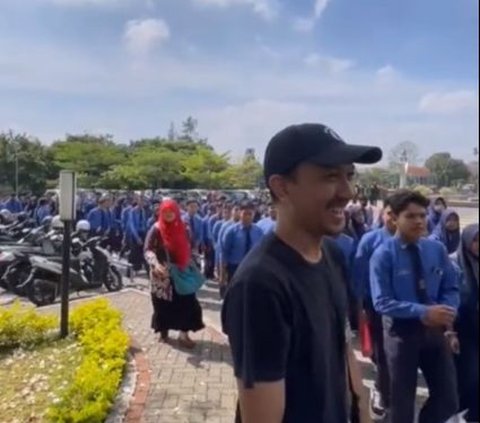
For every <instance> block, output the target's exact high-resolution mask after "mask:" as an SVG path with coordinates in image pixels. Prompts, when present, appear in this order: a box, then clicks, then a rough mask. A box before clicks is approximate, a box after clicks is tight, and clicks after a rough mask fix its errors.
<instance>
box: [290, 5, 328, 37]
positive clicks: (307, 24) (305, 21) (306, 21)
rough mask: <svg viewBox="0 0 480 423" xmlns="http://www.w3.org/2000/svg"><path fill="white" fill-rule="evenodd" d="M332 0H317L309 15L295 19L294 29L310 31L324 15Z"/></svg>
mask: <svg viewBox="0 0 480 423" xmlns="http://www.w3.org/2000/svg"><path fill="white" fill-rule="evenodd" d="M329 3H330V0H315V4H314V6H313V12H312V15H311V16H308V17H297V18H295V19H294V20H293V29H294V30H295V31H298V32H310V31H312V30H313V28H315V24H316V23H317V21H318V20H319V19H320V18H321V17H322V15H323V12H324V11H325V9H326V8H327V6H328V4H329Z"/></svg>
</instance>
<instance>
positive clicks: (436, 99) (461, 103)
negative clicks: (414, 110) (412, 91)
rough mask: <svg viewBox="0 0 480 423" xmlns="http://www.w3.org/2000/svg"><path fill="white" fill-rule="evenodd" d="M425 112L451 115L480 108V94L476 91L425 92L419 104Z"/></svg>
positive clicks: (420, 108)
mask: <svg viewBox="0 0 480 423" xmlns="http://www.w3.org/2000/svg"><path fill="white" fill-rule="evenodd" d="M418 108H419V110H420V111H421V112H423V113H428V114H440V115H449V114H455V113H461V112H467V111H474V110H477V109H478V94H477V93H476V92H475V91H468V90H460V91H451V92H431V93H428V94H425V95H424V96H423V97H422V98H421V99H420V102H419V104H418Z"/></svg>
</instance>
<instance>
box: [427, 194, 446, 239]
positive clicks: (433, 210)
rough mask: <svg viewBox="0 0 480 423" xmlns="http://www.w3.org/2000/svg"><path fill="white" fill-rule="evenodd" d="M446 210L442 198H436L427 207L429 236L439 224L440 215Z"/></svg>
mask: <svg viewBox="0 0 480 423" xmlns="http://www.w3.org/2000/svg"><path fill="white" fill-rule="evenodd" d="M446 209H447V202H446V201H445V199H444V198H443V197H437V198H435V200H433V201H432V202H431V204H430V206H429V207H428V221H427V225H428V233H429V234H431V233H432V232H433V231H434V229H435V228H436V227H437V225H438V224H439V223H440V218H441V217H442V213H443V212H444V211H445V210H446Z"/></svg>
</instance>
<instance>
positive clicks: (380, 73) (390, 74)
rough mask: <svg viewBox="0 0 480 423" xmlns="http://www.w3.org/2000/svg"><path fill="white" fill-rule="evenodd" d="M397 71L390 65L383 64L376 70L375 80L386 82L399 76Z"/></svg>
mask: <svg viewBox="0 0 480 423" xmlns="http://www.w3.org/2000/svg"><path fill="white" fill-rule="evenodd" d="M399 76H400V75H399V72H398V71H397V70H396V69H395V68H394V67H393V66H392V65H385V66H383V67H381V68H380V69H378V70H377V72H376V77H377V82H380V83H382V84H388V83H391V82H393V81H394V80H395V79H397V78H398V77H399Z"/></svg>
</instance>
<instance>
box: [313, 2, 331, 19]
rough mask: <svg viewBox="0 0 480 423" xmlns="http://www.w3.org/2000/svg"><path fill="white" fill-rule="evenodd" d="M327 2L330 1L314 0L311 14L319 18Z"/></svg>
mask: <svg viewBox="0 0 480 423" xmlns="http://www.w3.org/2000/svg"><path fill="white" fill-rule="evenodd" d="M328 3H330V0H316V1H315V6H314V9H313V15H314V16H315V17H316V18H317V19H318V18H320V16H322V13H323V12H324V11H325V9H326V8H327V6H328Z"/></svg>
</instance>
